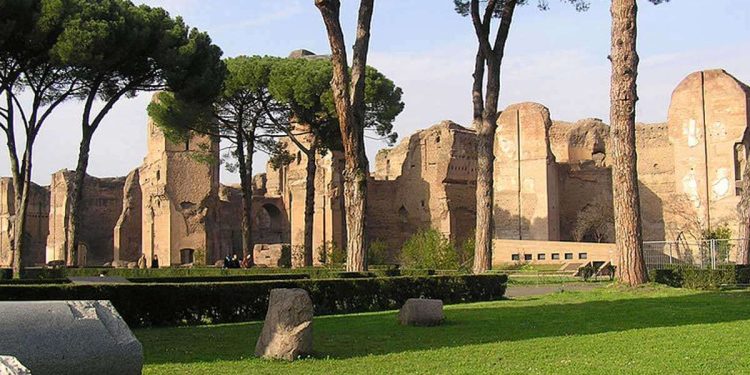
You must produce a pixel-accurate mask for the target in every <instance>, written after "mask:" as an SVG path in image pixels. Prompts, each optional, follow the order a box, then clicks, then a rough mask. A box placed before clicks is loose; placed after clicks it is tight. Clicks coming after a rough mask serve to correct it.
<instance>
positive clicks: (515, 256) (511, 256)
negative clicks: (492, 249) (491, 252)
mask: <svg viewBox="0 0 750 375" xmlns="http://www.w3.org/2000/svg"><path fill="white" fill-rule="evenodd" d="M510 260H515V261H518V260H521V256H520V255H518V254H511V255H510Z"/></svg>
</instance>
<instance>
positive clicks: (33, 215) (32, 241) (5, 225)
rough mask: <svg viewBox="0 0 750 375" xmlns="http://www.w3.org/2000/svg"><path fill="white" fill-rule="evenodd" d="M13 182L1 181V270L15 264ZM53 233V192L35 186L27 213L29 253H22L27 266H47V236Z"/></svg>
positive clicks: (1, 179) (31, 192)
mask: <svg viewBox="0 0 750 375" xmlns="http://www.w3.org/2000/svg"><path fill="white" fill-rule="evenodd" d="M13 192H14V189H13V180H12V179H11V178H9V177H2V178H0V267H10V266H11V265H12V259H13V253H12V248H11V247H12V243H13V241H14V240H15V233H14V224H15V200H14V198H13ZM48 233H49V190H48V189H47V187H46V186H39V185H37V184H35V183H33V182H32V183H31V186H30V187H29V206H28V208H27V211H26V238H27V242H26V246H27V247H26V251H25V252H24V253H23V254H21V258H22V259H21V262H22V263H23V264H24V265H25V266H34V265H39V264H43V263H44V260H45V259H44V257H45V248H46V242H47V234H48Z"/></svg>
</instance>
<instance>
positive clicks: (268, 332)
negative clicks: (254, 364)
mask: <svg viewBox="0 0 750 375" xmlns="http://www.w3.org/2000/svg"><path fill="white" fill-rule="evenodd" d="M312 319H313V304H312V300H310V296H309V295H308V294H307V291H305V290H304V289H299V288H294V289H271V295H270V297H269V299H268V312H267V313H266V320H265V322H264V323H263V330H262V331H261V333H260V337H258V342H257V344H256V345H255V355H256V356H258V357H265V358H274V359H285V360H288V361H291V360H294V359H297V358H299V357H300V356H302V355H306V354H312V351H313V341H312V340H313V336H312Z"/></svg>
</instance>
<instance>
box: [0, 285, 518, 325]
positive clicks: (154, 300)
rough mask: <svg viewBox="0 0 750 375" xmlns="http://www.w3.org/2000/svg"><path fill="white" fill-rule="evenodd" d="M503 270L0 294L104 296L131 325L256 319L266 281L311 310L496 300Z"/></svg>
mask: <svg viewBox="0 0 750 375" xmlns="http://www.w3.org/2000/svg"><path fill="white" fill-rule="evenodd" d="M507 281H508V277H507V276H506V275H464V276H430V277H390V278H365V279H326V280H279V281H258V282H230V283H186V284H161V283H159V284H98V285H90V284H89V285H83V284H82V285H76V284H62V285H5V286H0V300H4V301H35V300H91V299H105V300H110V301H111V302H112V304H113V305H114V306H115V307H116V308H117V311H118V312H119V313H120V315H121V316H122V317H123V319H125V321H126V322H127V323H128V325H130V326H131V327H143V326H164V325H185V324H190V325H192V324H213V323H229V322H239V321H250V320H259V319H263V317H264V316H265V313H266V310H267V308H268V295H269V292H270V290H271V289H273V288H303V289H305V290H307V291H308V292H309V293H310V297H311V298H312V301H313V304H314V308H315V315H326V314H340V313H352V312H362V311H380V310H391V309H397V308H399V307H401V305H402V304H403V303H404V302H405V301H406V300H407V299H408V298H437V299H442V300H443V302H444V303H446V304H451V303H462V302H476V301H489V300H497V299H501V298H502V297H503V295H504V293H505V288H506V283H507Z"/></svg>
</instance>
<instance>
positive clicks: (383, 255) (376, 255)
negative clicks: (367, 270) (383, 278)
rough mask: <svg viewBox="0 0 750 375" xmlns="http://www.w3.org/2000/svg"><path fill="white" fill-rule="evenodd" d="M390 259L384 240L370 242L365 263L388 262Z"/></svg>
mask: <svg viewBox="0 0 750 375" xmlns="http://www.w3.org/2000/svg"><path fill="white" fill-rule="evenodd" d="M390 259H391V257H390V256H389V254H388V244H387V243H385V241H380V240H375V241H372V242H370V247H369V248H368V249H367V264H390V263H392V262H390Z"/></svg>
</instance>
